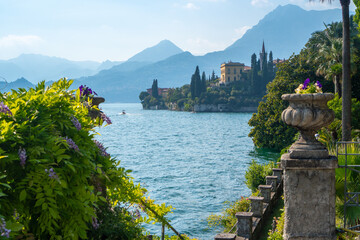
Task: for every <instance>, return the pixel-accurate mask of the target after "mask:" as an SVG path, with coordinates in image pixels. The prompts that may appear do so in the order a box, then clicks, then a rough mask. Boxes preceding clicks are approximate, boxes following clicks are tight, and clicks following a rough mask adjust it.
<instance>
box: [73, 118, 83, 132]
mask: <svg viewBox="0 0 360 240" xmlns="http://www.w3.org/2000/svg"><path fill="white" fill-rule="evenodd" d="M71 122H72V123H73V124H74V126H75V127H76V129H77V130H78V131H80V130H81V123H80V122H79V120H78V119H77V118H76V117H75V116H72V117H71Z"/></svg>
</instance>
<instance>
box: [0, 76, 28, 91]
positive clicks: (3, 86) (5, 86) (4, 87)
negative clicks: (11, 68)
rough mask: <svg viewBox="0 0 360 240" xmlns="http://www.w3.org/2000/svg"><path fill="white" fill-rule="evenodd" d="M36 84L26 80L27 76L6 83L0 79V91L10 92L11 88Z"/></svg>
mask: <svg viewBox="0 0 360 240" xmlns="http://www.w3.org/2000/svg"><path fill="white" fill-rule="evenodd" d="M32 87H34V84H32V83H31V82H29V81H28V80H26V79H25V78H19V79H17V80H16V81H13V82H10V83H6V82H4V81H0V91H1V92H9V91H10V90H11V89H18V88H25V89H27V88H32Z"/></svg>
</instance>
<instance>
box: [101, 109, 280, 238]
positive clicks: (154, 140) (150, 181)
mask: <svg viewBox="0 0 360 240" xmlns="http://www.w3.org/2000/svg"><path fill="white" fill-rule="evenodd" d="M100 106H101V108H102V109H103V111H104V112H105V113H106V114H107V115H108V116H110V118H111V119H112V122H113V124H112V125H110V126H107V127H102V128H100V129H98V130H99V132H100V133H101V136H99V137H98V139H99V140H100V141H101V142H103V144H104V146H105V147H107V148H108V152H109V153H110V154H111V155H112V156H114V157H116V158H118V159H119V160H120V161H121V165H122V166H123V167H125V168H126V169H131V170H133V172H132V176H133V177H134V178H135V181H136V182H139V183H141V184H142V185H143V186H145V187H146V188H147V189H148V190H149V195H150V197H151V198H153V199H155V200H156V202H157V203H162V202H165V203H166V204H170V205H172V206H173V207H174V208H176V209H175V210H174V211H173V212H174V213H173V214H171V215H170V216H169V219H170V220H171V224H172V225H173V227H174V228H175V229H176V230H177V231H178V232H180V233H186V234H188V235H190V236H192V237H196V238H199V239H203V240H207V239H213V238H214V236H215V235H216V233H218V232H219V229H217V230H215V229H208V227H207V221H206V218H207V217H208V216H209V215H210V214H214V213H220V212H221V211H222V209H223V207H224V202H225V201H235V200H237V199H239V198H240V197H241V196H248V195H249V194H250V190H249V189H248V188H247V187H246V185H245V183H244V181H245V178H244V175H245V171H246V169H247V167H248V166H249V164H250V163H251V160H252V159H255V160H257V161H258V162H261V163H266V162H268V161H271V160H274V159H276V158H277V157H278V154H276V153H271V152H266V151H259V150H256V149H255V148H254V145H253V143H252V140H251V139H250V138H249V137H248V133H249V131H250V127H249V126H248V124H247V123H248V121H249V119H250V118H251V114H249V113H188V112H174V111H151V110H142V107H141V104H138V103H133V104H101V105H100ZM123 109H124V110H126V113H127V114H126V115H121V114H120V113H121V111H122V110H123ZM147 229H149V231H150V232H151V233H156V234H159V233H160V230H161V227H160V226H158V225H151V226H148V227H147ZM166 233H168V234H171V235H172V231H171V230H167V231H166Z"/></svg>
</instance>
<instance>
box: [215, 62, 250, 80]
mask: <svg viewBox="0 0 360 240" xmlns="http://www.w3.org/2000/svg"><path fill="white" fill-rule="evenodd" d="M250 69H251V68H250V67H247V66H245V64H243V63H238V62H231V61H229V62H227V63H223V64H221V67H220V70H221V83H223V84H225V85H226V84H229V83H230V82H234V81H240V80H244V78H243V77H242V75H243V73H244V72H246V71H249V70H250Z"/></svg>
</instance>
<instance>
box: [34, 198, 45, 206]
mask: <svg viewBox="0 0 360 240" xmlns="http://www.w3.org/2000/svg"><path fill="white" fill-rule="evenodd" d="M44 202H45V198H40V199H39V200H37V201H36V203H35V207H38V206H40V205H42V204H43V203H44Z"/></svg>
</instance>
